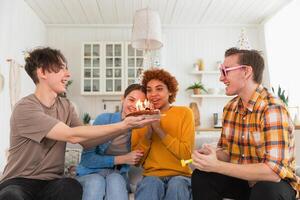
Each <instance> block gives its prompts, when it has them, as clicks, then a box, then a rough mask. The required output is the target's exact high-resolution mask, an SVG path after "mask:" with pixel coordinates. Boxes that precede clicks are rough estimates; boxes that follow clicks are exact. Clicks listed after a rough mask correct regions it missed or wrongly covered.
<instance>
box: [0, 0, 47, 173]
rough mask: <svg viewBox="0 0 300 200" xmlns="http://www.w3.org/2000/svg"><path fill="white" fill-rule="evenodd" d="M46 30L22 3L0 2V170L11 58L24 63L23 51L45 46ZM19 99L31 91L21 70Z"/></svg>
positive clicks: (15, 0) (6, 133)
mask: <svg viewBox="0 0 300 200" xmlns="http://www.w3.org/2000/svg"><path fill="white" fill-rule="evenodd" d="M45 41H46V27H45V25H44V24H43V23H42V22H41V20H40V19H39V18H38V17H37V16H36V15H35V13H33V11H32V10H31V9H30V8H29V7H28V5H27V4H26V3H25V2H24V1H23V0H1V2H0V71H1V73H2V74H3V75H4V77H5V85H4V90H3V91H2V93H0V135H1V140H0V171H1V170H2V169H3V167H4V165H5V156H4V150H5V149H7V148H8V146H9V131H10V127H9V119H10V115H11V109H10V103H9V101H10V99H9V90H8V81H9V63H7V62H6V59H8V58H11V59H14V60H16V61H17V62H18V63H20V64H22V65H23V64H24V55H23V53H22V51H24V50H28V49H31V48H33V47H35V46H40V45H43V44H45ZM21 74H22V75H21V86H22V89H21V96H24V95H27V94H29V93H31V92H33V89H34V84H33V82H32V81H31V79H30V78H29V77H28V76H27V74H26V72H25V71H24V70H22V73H21Z"/></svg>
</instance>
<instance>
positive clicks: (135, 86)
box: [124, 83, 146, 98]
mask: <svg viewBox="0 0 300 200" xmlns="http://www.w3.org/2000/svg"><path fill="white" fill-rule="evenodd" d="M134 90H139V91H141V92H143V93H144V94H146V88H145V87H144V86H143V85H141V84H138V83H133V84H131V85H129V86H128V87H127V88H126V90H125V92H124V98H126V97H127V96H128V94H130V92H132V91H134Z"/></svg>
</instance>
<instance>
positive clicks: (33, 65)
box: [25, 47, 67, 84]
mask: <svg viewBox="0 0 300 200" xmlns="http://www.w3.org/2000/svg"><path fill="white" fill-rule="evenodd" d="M26 54H27V55H26V57H25V62H26V63H25V70H26V72H27V74H28V75H29V76H30V77H31V79H32V80H33V82H34V83H35V84H37V83H39V80H38V77H37V73H36V70H37V69H38V68H42V70H43V72H45V71H47V72H55V73H57V72H58V71H59V70H60V69H62V68H63V67H62V65H63V62H64V63H66V64H67V61H66V58H65V57H64V55H63V54H62V53H61V52H60V51H59V50H57V49H51V48H50V47H44V48H36V49H34V50H33V51H31V52H27V53H26Z"/></svg>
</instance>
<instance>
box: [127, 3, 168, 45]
mask: <svg viewBox="0 0 300 200" xmlns="http://www.w3.org/2000/svg"><path fill="white" fill-rule="evenodd" d="M131 45H132V47H133V48H135V49H139V50H156V49H160V48H161V47H162V46H163V44H162V40H161V23H160V18H159V15H158V13H157V12H155V11H154V10H151V9H149V8H144V9H141V10H137V11H136V13H135V15H134V20H133V28H132V39H131Z"/></svg>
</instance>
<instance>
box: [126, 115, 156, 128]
mask: <svg viewBox="0 0 300 200" xmlns="http://www.w3.org/2000/svg"><path fill="white" fill-rule="evenodd" d="M159 120H160V119H145V117H143V116H137V117H134V116H130V117H126V118H125V119H124V120H123V121H122V122H123V123H124V125H125V127H126V128H128V129H130V128H141V127H143V126H145V125H148V124H151V123H154V122H158V121H159Z"/></svg>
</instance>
